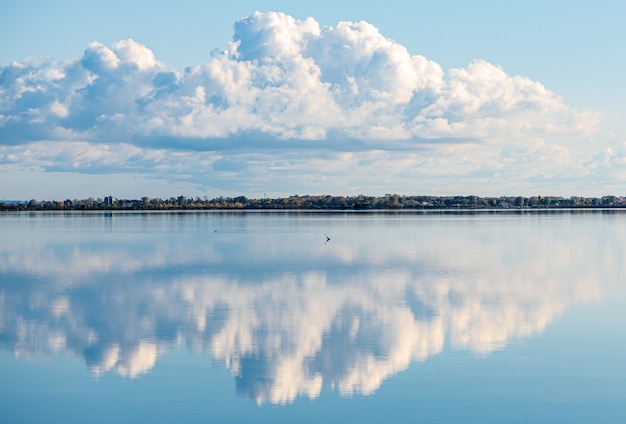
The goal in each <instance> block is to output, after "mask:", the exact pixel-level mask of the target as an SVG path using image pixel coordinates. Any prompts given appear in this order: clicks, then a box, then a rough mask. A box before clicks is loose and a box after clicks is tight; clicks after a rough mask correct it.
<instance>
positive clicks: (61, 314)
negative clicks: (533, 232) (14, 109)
mask: <svg viewBox="0 0 626 424" xmlns="http://www.w3.org/2000/svg"><path fill="white" fill-rule="evenodd" d="M522 227H523V226H522ZM460 228H461V229H463V228H465V227H463V226H461V227H460ZM383 230H384V231H387V230H389V228H384V229H377V228H370V229H369V232H368V234H362V233H361V232H357V233H358V234H354V236H353V237H352V238H351V239H350V241H349V242H348V241H342V239H341V237H334V238H333V244H332V245H330V244H329V245H328V246H325V245H323V243H319V245H314V246H312V247H310V248H309V249H308V250H306V251H305V252H302V249H298V248H297V247H298V246H300V247H301V244H300V242H301V240H297V239H296V240H294V241H281V240H279V239H278V238H277V237H276V236H273V235H271V234H270V235H269V236H268V234H267V233H259V234H250V233H246V232H241V233H234V234H229V235H227V236H224V237H225V238H219V237H218V238H215V239H212V240H209V241H207V240H206V239H204V238H203V240H204V241H203V243H204V244H203V246H204V247H203V248H200V245H201V244H200V243H199V242H193V241H192V242H190V241H189V240H188V239H181V238H173V239H171V240H167V241H163V240H161V241H160V242H156V241H155V242H154V243H153V244H149V245H150V247H149V248H146V247H145V246H146V241H145V240H143V239H140V240H138V241H137V240H135V241H133V240H132V239H125V240H124V241H120V242H119V243H105V244H103V243H102V242H94V241H93V240H91V241H88V240H84V241H77V242H76V243H75V244H71V245H69V246H68V245H67V244H66V243H65V244H64V242H63V240H60V241H54V240H48V241H47V242H46V243H41V244H39V245H38V247H37V248H35V249H33V248H32V246H30V245H26V244H25V245H21V246H18V247H15V248H13V249H8V248H2V249H0V276H1V277H2V278H1V280H2V281H3V282H2V283H1V284H0V346H2V347H3V348H4V349H8V350H10V351H12V352H13V353H14V354H15V355H26V356H38V355H44V356H56V355H72V356H78V357H82V358H84V360H85V362H86V365H87V367H88V369H89V370H90V371H91V372H92V373H93V375H95V376H100V375H102V374H104V373H106V372H111V371H113V372H115V373H117V374H119V375H122V376H124V377H129V378H136V377H138V376H140V375H142V374H145V373H146V372H149V371H150V370H151V369H152V368H153V367H154V365H155V363H156V362H157V360H158V358H159V356H160V355H163V354H165V353H166V352H167V351H168V350H170V349H172V348H174V347H177V346H186V347H188V348H190V349H195V350H197V351H199V352H204V353H206V354H208V355H210V356H211V358H212V359H213V360H214V361H217V362H218V363H221V364H223V365H224V366H226V367H227V368H228V369H229V370H230V372H231V373H232V375H233V376H234V378H235V381H236V387H237V391H238V393H240V394H242V395H245V396H248V397H250V398H252V399H254V400H255V401H256V402H257V403H259V404H261V403H273V404H284V403H288V402H291V401H293V400H295V399H296V398H297V397H301V396H303V397H308V398H316V397H317V396H319V394H320V393H321V391H322V390H323V388H324V387H327V388H331V389H334V390H337V391H338V392H339V393H341V394H343V395H353V394H370V393H372V392H374V391H375V390H376V389H377V388H378V387H380V385H381V383H382V381H383V380H385V379H386V378H387V377H389V376H391V375H393V374H395V373H397V372H399V371H401V370H403V369H406V368H407V367H408V366H409V365H410V364H411V363H412V362H413V361H423V360H426V359H427V358H429V357H431V356H433V355H436V354H439V353H441V352H443V351H444V349H445V348H446V346H447V345H448V346H449V347H450V348H457V349H458V348H460V349H467V350H469V351H472V352H474V353H476V354H479V355H486V354H489V353H490V352H493V351H494V350H497V349H502V348H504V347H505V346H506V345H507V344H508V343H510V342H511V341H512V340H516V339H523V338H527V337H529V336H532V335H533V334H538V333H541V332H542V331H543V330H544V329H545V328H546V326H547V325H548V324H549V323H550V322H552V321H553V320H554V319H555V318H556V317H558V316H559V315H561V314H562V313H563V312H564V311H565V310H566V309H567V308H568V307H570V306H572V305H573V304H575V303H579V302H589V301H592V300H594V299H598V298H599V297H600V295H601V288H600V281H599V280H598V277H597V276H596V275H595V274H594V272H593V270H589V269H585V266H584V265H583V264H584V263H585V260H584V259H585V258H584V256H585V254H586V252H589V249H590V248H593V247H594V246H593V245H591V246H590V245H589V243H593V240H587V242H588V243H587V244H573V243H571V242H570V240H569V239H567V238H561V234H560V233H558V232H552V233H550V234H547V235H544V237H545V239H544V241H545V243H543V244H541V245H535V243H534V242H533V241H532V240H531V236H530V235H524V231H525V229H524V228H520V229H515V228H514V227H511V229H510V231H512V232H511V233H509V232H504V233H490V234H488V236H487V237H483V238H478V237H475V236H476V234H478V233H476V232H475V231H477V230H475V229H474V230H470V231H469V232H468V231H465V232H464V230H463V231H461V232H459V227H455V226H449V225H447V226H441V225H439V226H437V225H435V226H434V227H424V228H421V229H420V231H421V233H420V235H419V238H421V237H425V239H424V240H421V241H420V242H419V243H416V239H415V234H413V235H411V231H408V235H407V230H406V229H404V228H402V227H399V228H397V229H392V231H393V234H394V235H395V236H396V237H394V238H393V239H389V241H383V242H381V243H371V242H368V241H367V240H368V237H371V236H372V233H374V234H373V235H379V234H382V232H383ZM483 230H484V228H483V229H481V231H483ZM424 231H425V232H426V234H424ZM507 231H508V230H507ZM429 233H432V234H429ZM435 233H436V234H437V236H434V234H435ZM511 235H513V236H515V237H518V239H517V240H515V239H511V238H510V236H511ZM203 237H204V236H203ZM425 240H427V241H425ZM418 241H419V240H418ZM452 241H454V249H452V248H451V242H452ZM137 243H141V245H142V246H144V250H143V251H142V252H141V253H140V254H138V253H137V252H138V251H137ZM597 243H599V242H597ZM596 247H598V249H600V246H596ZM64 249H65V250H66V251H71V255H64V254H63V252H64ZM234 252H237V253H236V254H234ZM604 253H606V254H608V255H609V256H614V255H613V254H611V252H604ZM613 253H615V252H613ZM68 258H71V261H70V262H69V265H70V267H68V263H67V262H66V260H67V259H68ZM616 263H619V262H616ZM32 264H36V266H31V265H32ZM94 264H96V265H94ZM102 264H106V266H103V265H102Z"/></svg>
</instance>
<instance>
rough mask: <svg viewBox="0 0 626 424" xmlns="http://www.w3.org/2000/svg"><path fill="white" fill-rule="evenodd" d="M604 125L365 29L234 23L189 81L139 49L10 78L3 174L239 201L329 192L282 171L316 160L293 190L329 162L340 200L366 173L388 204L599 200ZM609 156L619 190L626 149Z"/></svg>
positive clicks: (482, 65) (102, 51) (132, 46)
mask: <svg viewBox="0 0 626 424" xmlns="http://www.w3.org/2000/svg"><path fill="white" fill-rule="evenodd" d="M599 123H600V117H599V115H598V114H596V113H593V112H590V111H585V110H576V109H573V108H572V107H570V106H568V105H567V104H565V103H564V102H563V100H562V99H561V98H560V97H559V96H558V95H556V94H555V93H553V92H551V91H550V90H549V89H547V88H546V87H544V86H543V85H542V84H541V83H539V82H536V81H532V80H530V79H528V78H525V77H521V76H511V75H509V74H507V73H506V72H505V70H503V69H502V68H500V67H498V66H496V65H493V64H491V63H488V62H486V61H484V60H475V61H473V62H472V63H470V64H469V65H468V66H467V67H466V68H460V69H450V70H448V71H444V70H443V69H442V68H441V66H439V65H438V64H437V63H435V62H433V61H431V60H428V59H427V58H425V57H423V56H419V55H414V54H411V53H409V52H408V51H407V49H406V48H405V47H404V46H402V45H400V44H398V43H396V42H394V41H393V40H390V39H388V38H386V37H385V36H383V35H382V34H380V32H379V31H378V29H377V28H376V27H374V26H373V25H371V24H369V23H367V22H340V23H339V24H337V25H336V26H335V27H320V25H319V24H318V23H317V21H315V20H314V19H313V18H308V19H306V20H303V21H300V20H297V19H295V18H293V17H291V16H288V15H286V14H282V13H275V12H270V13H260V12H256V13H254V14H252V15H251V16H250V17H248V18H246V19H243V20H241V21H238V22H236V23H235V25H234V34H233V41H232V42H231V43H230V44H229V45H228V47H227V48H226V49H225V50H215V51H214V52H213V53H212V56H211V58H210V59H209V60H208V61H207V62H206V63H203V64H199V65H195V66H191V67H188V68H186V69H185V70H182V71H181V70H177V69H173V68H172V67H170V66H168V65H167V64H164V63H162V62H160V61H159V60H157V58H155V55H154V53H153V52H152V51H151V50H150V49H149V48H147V47H146V46H143V45H142V44H140V43H138V42H136V41H134V40H132V39H128V40H122V41H119V42H117V43H115V44H113V45H111V46H106V45H103V44H101V43H98V42H93V43H91V44H90V45H89V46H87V49H86V50H85V51H84V53H83V55H82V56H81V57H80V58H79V59H76V60H69V61H65V62H55V61H53V60H50V59H46V60H40V61H34V60H26V61H23V62H19V63H18V62H14V63H11V64H9V65H7V66H5V67H4V68H2V69H1V74H0V170H5V172H8V171H7V170H15V169H18V168H20V169H24V168H32V169H39V170H44V171H56V170H66V171H67V170H69V171H74V172H83V173H92V172H111V173H113V172H143V173H153V174H155V175H159V177H161V176H162V174H168V173H169V175H176V174H180V173H183V174H191V175H192V178H195V179H196V180H197V183H198V185H199V186H205V187H206V186H207V183H208V181H213V182H215V181H219V180H220V179H221V178H222V177H223V173H224V172H228V173H231V174H230V175H229V178H227V180H228V181H231V182H232V181H233V178H232V177H236V178H235V179H236V180H238V181H239V182H238V183H237V184H235V185H234V188H235V189H238V190H239V191H241V192H249V191H251V190H257V188H256V187H254V186H255V182H257V183H258V182H261V184H260V185H263V186H264V187H265V188H266V191H267V187H270V188H274V190H270V191H275V192H280V191H282V192H287V193H289V192H294V191H297V190H298V188H299V187H302V189H305V190H313V191H315V192H319V191H320V190H321V189H322V188H324V187H327V185H322V186H318V187H317V188H316V187H315V186H313V187H311V185H310V184H309V185H305V186H304V187H303V186H299V185H296V184H292V185H291V187H285V183H284V178H283V177H277V176H276V173H275V172H270V170H275V171H277V172H279V173H280V172H282V171H284V173H289V172H290V169H291V166H292V165H293V164H294V163H298V162H307V163H308V162H309V161H310V160H312V161H313V162H316V165H315V166H308V167H307V166H300V167H299V169H298V171H299V172H300V174H297V175H296V174H293V177H294V179H295V180H298V179H299V178H302V179H303V180H305V181H310V180H311V177H312V176H314V175H318V176H320V168H319V167H318V166H317V165H319V164H320V163H323V165H324V166H323V167H322V168H321V169H336V170H341V169H346V170H347V172H346V176H345V178H342V177H341V174H342V172H338V173H337V174H332V173H330V174H328V176H329V177H330V178H333V179H334V180H335V184H334V186H333V187H334V189H335V191H338V192H342V191H343V192H353V191H355V190H361V191H368V190H367V187H370V186H369V183H367V177H368V176H370V175H377V177H376V178H375V180H378V181H380V180H381V178H380V177H383V176H386V177H385V178H384V180H385V181H386V182H385V183H384V184H379V185H380V186H381V187H376V188H375V189H376V190H378V189H380V190H381V191H383V192H386V191H403V190H404V191H406V189H405V188H406V185H407V183H408V182H409V181H416V180H412V179H413V178H418V179H419V178H424V179H425V180H424V181H427V180H428V179H430V178H432V177H436V176H437V175H440V176H442V177H447V178H449V179H456V178H463V180H464V183H462V184H460V185H459V188H460V189H461V190H463V191H467V190H468V189H472V187H475V188H478V187H481V186H484V184H486V183H489V181H492V182H493V181H495V180H497V179H499V178H502V177H503V176H507V178H508V179H507V180H506V184H507V185H509V186H512V187H516V186H517V187H521V188H522V190H523V189H524V188H529V187H531V186H532V185H533V184H534V183H533V181H534V180H537V179H539V180H542V181H544V182H545V181H547V182H554V183H555V184H557V183H556V182H555V180H554V178H555V176H559V177H563V178H566V179H568V180H569V181H570V184H571V181H572V179H574V180H576V181H578V182H579V183H580V184H581V186H582V185H584V184H582V182H583V181H587V183H588V185H589V187H590V188H591V189H593V188H594V187H595V186H593V184H594V183H593V181H596V186H597V185H598V184H600V183H598V182H597V181H598V180H593V179H591V178H589V176H590V175H593V173H594V172H595V170H597V169H598V168H599V167H600V166H601V164H600V163H599V162H598V161H599V160H600V159H599V158H600V156H597V155H598V154H600V153H601V152H602V151H605V149H606V147H607V146H605V145H602V146H599V145H598V144H594V143H593V142H592V141H593V139H594V137H595V136H596V135H597V132H598V125H599ZM172 151H175V152H177V153H176V154H174V155H172V154H171V153H170V152H172ZM611 151H612V152H613V155H614V156H616V157H617V158H618V160H617V161H615V160H614V161H613V164H614V165H617V172H615V173H610V175H611V177H613V178H615V177H617V178H622V177H620V176H621V175H622V174H624V170H623V169H622V168H621V167H622V166H623V165H619V163H621V162H623V161H624V158H625V157H626V156H625V155H624V153H623V152H624V148H623V146H620V145H614V146H612V150H611ZM33 152H36V153H35V154H34V153H33ZM333 152H334V153H333ZM342 153H351V154H352V155H351V156H349V157H350V158H351V159H352V161H350V160H348V161H345V159H346V156H345V155H342ZM251 155H252V157H251ZM373 156H374V157H376V158H377V159H376V160H373V161H372V160H371V158H372V157H373ZM384 157H385V158H386V159H385V160H382V158H384ZM368 163H369V164H374V163H376V166H377V167H374V165H368ZM183 168H184V170H183ZM303 168H304V169H303ZM382 169H385V172H382V171H381V170H382ZM161 171H162V172H161ZM396 174H399V175H396ZM478 174H480V175H482V176H483V177H484V178H483V179H476V178H475V176H476V175H478ZM402 175H405V176H406V177H407V178H403V177H402ZM320 177H323V175H321V176H320ZM585 179H586V180H585ZM225 180H226V179H225ZM418 181H419V180H418ZM439 181H441V182H442V184H441V185H442V186H444V187H445V186H447V185H448V184H449V182H443V181H444V180H439ZM279 182H282V184H283V187H282V190H281V189H278V187H279V184H278V183H279ZM218 186H219V184H218ZM557 186H558V184H557ZM461 187H462V188H461ZM595 188H597V187H595ZM262 191H263V190H262ZM479 191H480V190H479Z"/></svg>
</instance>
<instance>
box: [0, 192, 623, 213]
mask: <svg viewBox="0 0 626 424" xmlns="http://www.w3.org/2000/svg"><path fill="white" fill-rule="evenodd" d="M541 209H626V197H624V196H603V197H579V196H572V197H569V198H565V197H559V196H532V197H523V196H500V197H479V196H406V195H397V194H388V195H385V196H364V195H358V196H330V195H306V196H298V195H293V196H289V197H282V198H262V199H249V198H247V197H245V196H238V197H222V196H220V197H216V198H213V199H208V198H206V197H205V198H200V197H186V196H178V197H170V198H169V199H161V198H148V197H142V198H141V199H117V198H115V197H112V196H106V197H104V198H96V199H94V198H87V199H73V200H70V199H66V200H61V201H48V200H45V201H37V200H34V199H33V200H29V201H8V200H4V201H3V200H0V211H100V210H102V211H168V210H172V211H177V210H259V211H261V210H312V211H316V210H317V211H347V210H355V211H367V210H372V211H375V210H385V211H389V210H392V211H393V210H407V211H411V210H433V211H434V210H541Z"/></svg>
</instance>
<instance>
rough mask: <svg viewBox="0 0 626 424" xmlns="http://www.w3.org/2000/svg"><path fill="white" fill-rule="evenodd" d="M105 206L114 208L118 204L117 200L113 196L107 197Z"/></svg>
mask: <svg viewBox="0 0 626 424" xmlns="http://www.w3.org/2000/svg"><path fill="white" fill-rule="evenodd" d="M104 204H105V205H106V206H113V205H115V204H117V198H116V197H113V196H105V197H104Z"/></svg>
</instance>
